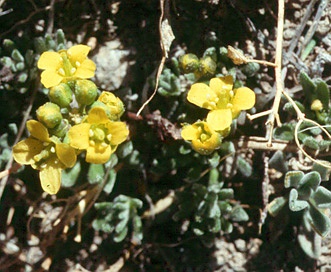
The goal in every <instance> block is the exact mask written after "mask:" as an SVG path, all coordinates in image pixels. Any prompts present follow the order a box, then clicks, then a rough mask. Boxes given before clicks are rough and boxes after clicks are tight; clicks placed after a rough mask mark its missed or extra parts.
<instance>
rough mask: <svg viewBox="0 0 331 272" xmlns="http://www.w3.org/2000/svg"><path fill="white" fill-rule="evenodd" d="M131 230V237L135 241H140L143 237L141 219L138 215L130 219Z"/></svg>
mask: <svg viewBox="0 0 331 272" xmlns="http://www.w3.org/2000/svg"><path fill="white" fill-rule="evenodd" d="M132 225H133V231H132V239H133V240H134V241H135V242H137V241H139V242H141V240H142V239H143V233H142V221H141V218H140V216H135V217H134V218H133V220H132Z"/></svg>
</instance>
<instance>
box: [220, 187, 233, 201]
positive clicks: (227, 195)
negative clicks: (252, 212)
mask: <svg viewBox="0 0 331 272" xmlns="http://www.w3.org/2000/svg"><path fill="white" fill-rule="evenodd" d="M218 198H219V200H227V199H233V198H234V192H233V189H232V188H224V189H222V190H221V191H220V192H219V193H218Z"/></svg>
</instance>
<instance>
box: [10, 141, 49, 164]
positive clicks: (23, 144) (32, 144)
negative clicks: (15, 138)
mask: <svg viewBox="0 0 331 272" xmlns="http://www.w3.org/2000/svg"><path fill="white" fill-rule="evenodd" d="M44 148H45V147H44V145H43V144H42V142H40V141H38V140H36V139H33V138H27V139H25V140H23V141H20V142H18V143H17V144H16V145H14V147H13V157H14V159H15V161H17V162H18V163H20V164H32V163H34V160H33V157H34V156H35V155H37V154H39V153H40V152H41V151H42V150H43V149H44Z"/></svg>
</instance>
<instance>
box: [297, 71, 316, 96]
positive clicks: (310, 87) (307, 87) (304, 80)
mask: <svg viewBox="0 0 331 272" xmlns="http://www.w3.org/2000/svg"><path fill="white" fill-rule="evenodd" d="M299 81H300V84H301V85H302V88H303V91H304V93H305V97H306V98H307V99H308V101H311V97H312V94H314V93H315V91H316V84H315V83H314V82H313V81H312V79H311V78H310V77H309V76H308V75H307V74H306V73H305V72H300V76H299Z"/></svg>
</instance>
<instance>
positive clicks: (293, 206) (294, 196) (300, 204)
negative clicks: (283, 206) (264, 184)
mask: <svg viewBox="0 0 331 272" xmlns="http://www.w3.org/2000/svg"><path fill="white" fill-rule="evenodd" d="M308 205H309V204H308V202H307V201H306V200H298V191H297V190H296V189H294V188H293V189H292V190H291V192H290V196H289V208H290V210H291V211H293V212H298V211H301V210H304V209H306V208H307V207H308Z"/></svg>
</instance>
